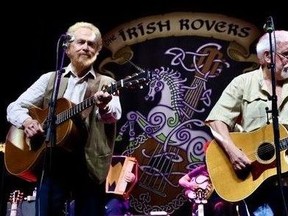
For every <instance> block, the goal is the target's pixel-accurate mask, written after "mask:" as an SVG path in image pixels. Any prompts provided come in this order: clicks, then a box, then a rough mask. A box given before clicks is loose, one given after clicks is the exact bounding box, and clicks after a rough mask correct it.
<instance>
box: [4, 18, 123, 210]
mask: <svg viewBox="0 0 288 216" xmlns="http://www.w3.org/2000/svg"><path fill="white" fill-rule="evenodd" d="M66 36H67V38H68V39H67V44H65V45H67V48H66V50H65V52H66V54H67V56H68V58H69V59H70V63H69V64H68V66H67V67H65V68H63V70H61V71H63V72H62V74H61V81H60V87H59V92H58V98H60V99H65V100H64V101H66V100H67V101H69V102H71V104H80V103H82V102H83V101H84V99H85V98H90V99H91V100H90V102H91V103H92V105H91V106H88V108H87V109H86V108H85V109H84V110H82V111H81V112H79V114H77V115H76V116H75V117H73V118H72V119H73V126H75V125H76V128H77V132H78V133H77V132H76V133H75V134H77V135H78V136H76V137H77V138H74V135H75V134H73V138H72V139H64V140H61V142H63V141H64V142H67V143H65V144H63V143H61V142H60V143H61V144H59V143H57V142H58V140H57V139H58V137H61V136H63V134H61V133H67V131H66V130H64V131H63V130H58V128H56V130H55V131H56V133H57V135H54V137H53V135H52V136H51V137H50V139H49V142H50V143H51V144H52V147H49V144H48V145H47V146H48V147H46V148H45V150H44V151H43V154H41V160H39V162H38V163H37V166H36V167H37V168H35V170H36V171H35V172H36V174H37V175H36V176H37V183H38V189H37V200H36V215H38V216H48V215H49V216H52V215H53V216H58V215H63V209H64V204H65V202H66V201H67V200H69V199H73V200H74V201H75V202H74V203H75V215H77V216H89V215H91V216H92V215H93V216H96V215H100V216H102V215H104V206H105V203H104V202H105V199H104V197H103V196H104V194H105V190H104V189H105V187H104V182H105V179H106V176H107V173H108V170H109V165H110V162H111V158H112V153H113V149H114V141H115V132H116V131H115V125H116V121H117V120H119V119H120V117H121V112H122V111H121V105H120V100H119V96H118V92H117V91H116V90H115V92H113V93H111V92H110V93H108V92H107V91H105V90H103V87H104V86H107V85H109V84H110V83H112V82H114V79H113V78H111V77H108V76H106V75H102V74H99V73H98V72H96V71H95V70H94V68H93V63H94V62H95V60H96V59H97V56H98V54H99V51H100V50H101V48H102V38H101V33H100V31H99V29H98V28H97V27H96V26H94V25H93V24H91V23H87V22H77V23H75V24H74V25H72V26H71V27H69V28H68V31H67V34H66ZM56 74H57V73H56V72H55V71H52V72H48V73H45V74H43V75H42V76H41V77H40V78H39V79H38V80H37V81H36V82H34V83H33V84H32V85H31V86H30V87H29V88H28V89H27V90H26V91H25V92H24V93H22V94H21V95H20V97H19V98H17V100H16V101H14V102H12V103H11V104H10V105H9V106H8V108H7V120H8V121H9V122H10V123H11V124H12V125H14V126H15V127H17V128H19V129H22V130H23V133H24V135H25V136H26V138H27V139H30V140H33V138H34V137H38V138H39V136H40V137H42V138H43V137H45V135H46V134H47V133H46V132H47V129H48V130H49V129H50V128H49V124H48V127H47V124H46V125H45V124H42V123H43V122H40V121H39V119H37V117H35V116H37V115H31V112H30V110H31V108H33V107H38V108H40V109H43V110H44V109H48V108H49V105H51V98H53V97H51V95H53V86H54V83H55V81H54V80H55V77H56ZM56 78H57V77H56ZM61 104H62V103H61ZM64 104H65V103H64ZM56 105H59V99H58V100H57V103H56ZM85 105H87V104H83V106H85ZM61 106H63V104H62V105H61ZM64 107H65V106H64ZM71 107H73V105H72V106H71ZM62 108H63V107H62ZM67 108H69V106H68V107H67ZM78 108H82V106H80V107H78ZM67 110H68V109H67ZM74 111H75V110H74ZM76 112H77V110H76ZM68 114H69V115H72V116H73V112H72V113H70V112H69V113H68ZM61 117H64V118H65V116H62V115H61V116H59V118H61ZM59 118H58V117H57V119H56V124H57V121H58V120H59ZM68 118H69V117H68ZM48 120H49V119H48ZM52 122H53V116H52ZM48 123H49V121H48ZM61 124H64V123H61ZM61 124H60V125H59V126H58V127H61ZM51 125H52V126H53V124H51ZM56 126H57V125H56ZM68 129H71V128H70V126H69V127H68ZM70 133H71V135H72V130H71V131H70ZM73 133H74V131H73ZM51 134H53V127H52V133H51ZM48 135H49V134H48ZM69 136H70V134H69V133H68V134H67V135H66V137H69ZM71 137H72V136H71ZM45 138H47V136H46V137H45ZM54 140H56V142H53V141H54ZM45 141H46V140H45ZM45 141H44V142H45ZM55 143H56V145H53V144H55ZM58 144H59V145H58ZM31 145H33V144H32V142H31ZM43 145H45V144H43ZM67 146H68V147H67ZM30 148H32V149H33V146H30ZM15 160H17V158H16V159H15Z"/></svg>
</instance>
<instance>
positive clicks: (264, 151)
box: [257, 143, 275, 160]
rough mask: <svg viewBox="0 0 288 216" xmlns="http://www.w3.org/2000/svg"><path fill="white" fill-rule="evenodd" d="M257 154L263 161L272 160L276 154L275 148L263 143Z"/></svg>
mask: <svg viewBox="0 0 288 216" xmlns="http://www.w3.org/2000/svg"><path fill="white" fill-rule="evenodd" d="M257 154H258V156H259V158H260V159H261V160H270V159H271V158H272V157H273V156H274V154H275V148H274V146H273V145H272V144H270V143H263V144H261V145H260V146H259V148H258V151H257Z"/></svg>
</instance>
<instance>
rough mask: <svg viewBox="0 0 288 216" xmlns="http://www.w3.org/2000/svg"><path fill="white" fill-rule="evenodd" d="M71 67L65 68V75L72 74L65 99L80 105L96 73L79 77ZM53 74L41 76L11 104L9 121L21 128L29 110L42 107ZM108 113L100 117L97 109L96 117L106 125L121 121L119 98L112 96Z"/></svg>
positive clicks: (8, 108)
mask: <svg viewBox="0 0 288 216" xmlns="http://www.w3.org/2000/svg"><path fill="white" fill-rule="evenodd" d="M71 71H72V70H71V65H68V67H67V68H65V72H64V75H66V74H68V73H71V75H70V76H69V79H68V84H67V89H66V90H65V92H64V95H63V97H64V98H66V99H68V100H70V101H71V102H73V103H74V104H78V103H80V102H81V101H83V99H84V96H85V92H86V89H87V86H88V83H87V81H86V80H87V76H91V75H92V76H93V77H94V78H96V73H95V71H94V70H93V68H91V70H90V71H89V72H88V73H87V74H86V75H85V76H84V77H81V78H79V77H77V76H76V75H75V74H73V73H72V72H71ZM52 73H53V72H48V73H45V74H43V75H41V76H40V78H39V79H38V80H36V81H35V82H34V83H33V84H32V85H31V86H30V87H29V88H28V89H27V90H26V91H25V92H23V93H22V94H21V95H20V96H19V97H18V99H17V100H16V101H14V102H12V103H10V104H9V105H8V107H7V120H8V121H9V122H10V123H12V124H13V125H15V126H16V127H18V128H20V127H22V125H23V122H24V121H25V120H26V119H27V118H29V117H30V116H29V108H30V107H31V106H36V107H40V108H41V107H42V104H43V99H44V95H45V91H46V88H47V85H48V82H49V79H50V76H51V74H52ZM108 107H109V109H108V112H107V113H105V114H104V115H102V116H100V114H99V112H98V109H96V112H97V113H96V115H97V117H98V119H99V120H102V121H104V123H112V122H115V121H116V120H119V119H120V117H121V114H122V113H121V112H122V111H121V105H120V100H119V96H115V95H112V100H111V101H110V102H109V104H108Z"/></svg>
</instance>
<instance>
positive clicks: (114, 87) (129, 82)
mask: <svg viewBox="0 0 288 216" xmlns="http://www.w3.org/2000/svg"><path fill="white" fill-rule="evenodd" d="M142 73H146V72H141V73H135V74H133V75H132V76H128V77H126V78H125V79H121V80H119V81H117V82H115V83H111V84H110V85H109V86H106V87H105V88H103V91H105V92H108V93H109V94H113V93H115V92H117V91H118V90H120V89H122V88H124V87H126V88H129V87H133V86H135V85H139V84H142V83H145V82H147V81H149V76H150V75H149V74H147V75H146V77H143V78H137V77H138V76H139V75H140V74H142ZM136 78H137V79H136ZM95 103H96V101H95V98H94V96H91V97H88V98H86V99H85V100H84V101H82V102H81V103H79V104H76V105H75V106H72V107H71V108H70V109H67V110H65V111H63V112H61V113H59V114H58V115H57V120H56V124H57V125H58V124H61V123H62V122H64V121H66V120H68V119H70V118H72V117H73V116H75V115H77V114H79V113H80V112H82V111H83V110H85V109H87V108H89V107H91V106H93V105H94V104H95Z"/></svg>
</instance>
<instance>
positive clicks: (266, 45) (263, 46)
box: [256, 30, 288, 62]
mask: <svg viewBox="0 0 288 216" xmlns="http://www.w3.org/2000/svg"><path fill="white" fill-rule="evenodd" d="M273 33H274V35H273ZM273 36H275V37H274V38H272V46H273V47H274V50H275V48H277V47H279V45H280V44H282V43H284V42H286V43H287V42H288V31H286V30H276V31H274V32H272V37H273ZM275 41H276V42H275ZM269 50H270V40H269V33H265V34H264V35H263V36H262V37H261V38H260V39H259V41H258V43H257V45H256V52H257V56H258V59H259V60H260V62H262V60H263V57H264V53H265V52H266V51H269Z"/></svg>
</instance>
